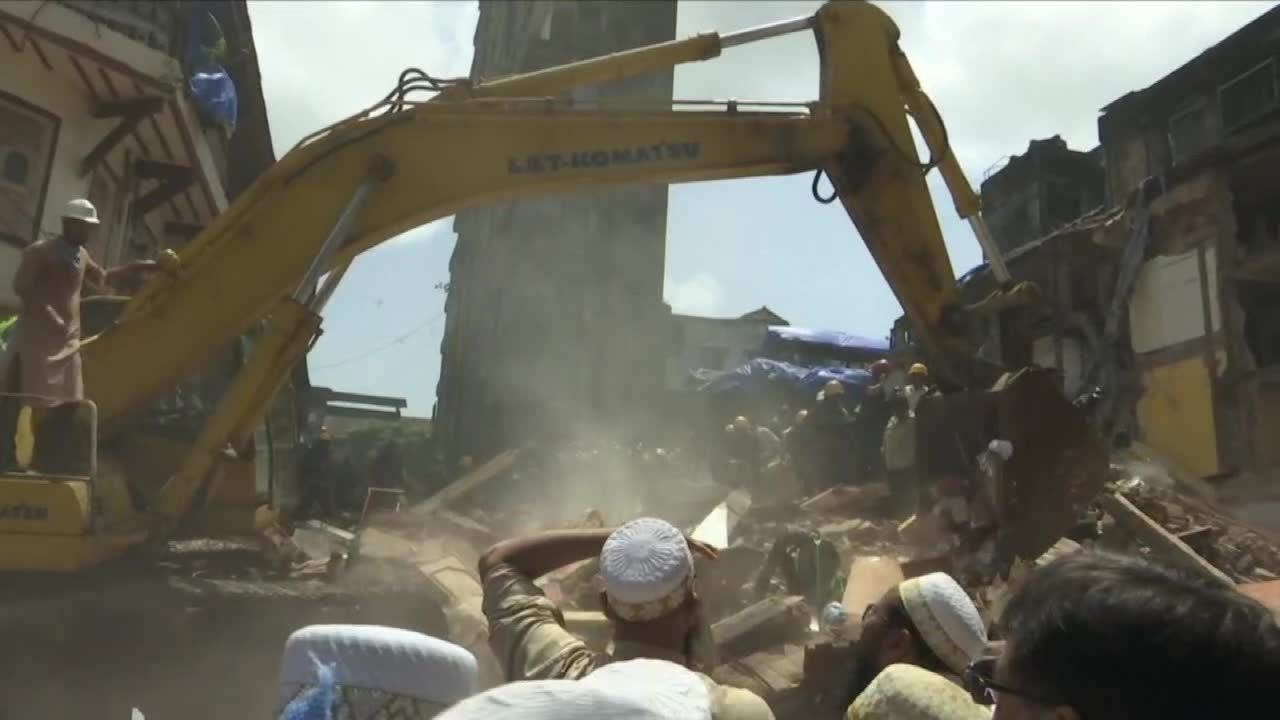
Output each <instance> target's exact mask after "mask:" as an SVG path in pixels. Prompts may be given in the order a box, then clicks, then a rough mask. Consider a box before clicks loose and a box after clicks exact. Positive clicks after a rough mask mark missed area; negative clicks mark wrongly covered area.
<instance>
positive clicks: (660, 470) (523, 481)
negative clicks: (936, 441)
mask: <svg viewBox="0 0 1280 720" xmlns="http://www.w3.org/2000/svg"><path fill="white" fill-rule="evenodd" d="M519 455H520V454H519V453H504V454H502V455H499V456H497V457H496V458H494V459H493V460H491V461H490V462H489V463H487V464H486V465H484V466H481V467H479V468H477V469H475V470H474V471H472V472H471V473H469V474H468V475H466V476H463V477H462V478H459V479H458V480H456V481H455V482H454V483H452V484H451V485H450V486H449V487H448V488H446V489H445V490H443V491H441V492H440V493H438V494H437V495H436V496H434V497H433V498H431V499H430V500H429V501H427V502H426V503H423V504H422V505H420V506H418V507H414V508H409V509H404V510H401V511H399V512H397V513H383V514H379V515H375V516H373V517H367V518H365V519H364V521H363V523H362V525H361V527H359V528H357V529H356V533H355V534H354V535H352V534H350V533H346V534H344V532H343V531H339V530H336V529H325V528H323V527H321V526H318V524H314V523H313V524H312V525H311V526H309V527H307V528H304V529H302V532H295V535H294V538H293V541H292V542H290V543H288V544H287V553H289V554H290V556H291V557H292V559H293V561H294V562H295V563H296V564H297V566H299V567H308V568H311V569H313V572H316V573H317V574H318V573H319V572H323V573H324V576H325V577H327V578H329V579H331V580H333V581H339V580H336V579H335V576H338V577H346V578H347V581H348V582H350V581H351V580H350V578H359V580H358V581H359V582H364V583H369V582H379V580H378V579H377V578H378V577H379V573H381V574H382V575H384V576H386V575H394V576H396V577H397V578H398V581H399V582H403V581H404V578H405V577H406V576H411V577H413V578H416V580H415V582H417V583H419V584H421V585H423V586H425V587H427V588H429V592H428V595H429V596H430V597H431V598H433V599H434V601H435V602H437V603H438V604H439V606H440V609H441V611H442V614H443V618H444V625H445V627H444V628H443V629H442V630H441V631H440V632H442V633H443V634H445V635H447V636H448V637H449V638H450V639H451V640H453V641H454V642H457V643H459V644H461V645H463V646H465V647H467V648H468V649H470V650H471V651H472V652H473V653H475V654H476V655H477V657H478V658H479V659H480V661H481V665H482V667H483V668H484V671H483V674H484V682H485V683H486V684H496V683H498V682H501V680H502V678H501V671H500V669H499V665H498V663H497V660H496V658H494V657H493V655H492V652H491V650H490V649H489V647H488V644H487V641H486V632H487V630H486V627H487V626H486V623H485V619H484V616H483V613H482V612H481V609H480V600H481V597H482V591H481V586H480V579H479V577H478V576H477V574H476V561H477V559H478V557H479V554H480V553H481V552H483V550H484V548H485V547H487V546H488V545H489V544H491V543H493V542H496V541H499V540H502V539H504V538H507V537H512V536H515V535H519V534H523V533H528V532H534V531H538V530H546V529H553V528H565V527H583V528H586V527H606V526H611V525H615V524H618V523H621V522H623V521H625V520H627V519H630V518H633V517H636V516H639V515H653V516H657V517H663V518H665V519H667V520H669V521H671V522H673V523H675V524H677V525H679V526H681V527H684V528H686V530H687V532H689V534H690V537H693V538H695V539H698V540H700V541H702V542H705V543H707V544H710V545H712V546H714V547H716V548H717V549H719V551H720V557H719V558H718V559H717V560H715V561H703V560H702V559H701V558H699V560H698V568H697V573H698V587H699V593H700V596H701V598H702V600H703V603H704V607H705V609H706V612H707V621H708V622H709V624H710V630H711V637H712V638H713V640H714V645H715V657H716V660H717V664H716V667H715V668H714V669H712V675H713V676H714V677H715V678H716V679H717V680H719V681H720V682H723V683H726V684H731V685H735V686H740V687H745V688H747V689H750V690H753V691H755V692H756V693H758V694H759V695H761V696H762V697H764V698H765V699H766V701H768V702H769V703H770V705H771V706H772V707H773V708H774V712H775V714H776V715H777V716H778V717H779V718H788V717H796V718H798V717H801V716H804V717H806V718H815V717H818V718H821V717H828V716H830V717H839V710H841V709H842V708H843V705H841V703H842V702H843V701H845V700H847V698H846V697H844V695H843V693H844V692H845V688H846V683H847V682H848V678H849V677H851V672H850V669H851V663H852V652H851V645H850V642H851V640H853V639H855V638H856V636H857V633H858V626H859V623H860V616H861V613H862V609H863V608H864V607H866V605H867V604H869V603H871V602H874V601H875V600H876V599H877V598H878V597H879V596H880V595H881V594H882V593H883V592H884V591H885V590H886V589H888V588H889V587H892V586H894V585H895V584H896V583H897V582H900V581H901V580H903V579H905V578H909V577H914V576H919V575H922V574H925V573H928V572H931V571H934V570H944V571H948V572H951V573H952V574H953V575H954V576H955V577H956V578H957V579H958V580H960V581H961V582H962V583H963V584H965V586H966V588H967V589H968V590H969V591H970V593H971V595H972V596H973V597H974V599H975V602H976V603H977V605H978V606H979V609H980V611H981V612H982V613H983V615H984V616H985V617H986V619H987V620H988V621H989V622H991V623H993V624H994V621H995V620H996V619H998V617H999V615H1000V610H1001V609H1002V607H1003V605H1004V603H1005V602H1007V600H1008V598H1009V596H1010V594H1011V593H1012V592H1013V591H1014V590H1016V588H1017V587H1018V584H1019V583H1020V582H1022V580H1023V579H1025V577H1026V576H1027V574H1028V573H1029V571H1030V570H1031V568H1032V567H1033V566H1034V565H1036V564H1042V563H1045V562H1048V561H1049V560H1051V559H1052V558H1054V557H1057V556H1059V555H1062V554H1064V553H1070V552H1076V551H1078V550H1080V549H1081V548H1086V547H1091V546H1097V547H1102V548H1108V549H1116V550H1129V551H1135V550H1136V551H1137V552H1141V553H1144V554H1148V555H1150V556H1152V557H1153V558H1155V559H1159V560H1161V561H1164V562H1169V563H1175V564H1180V565H1182V566H1184V567H1187V568H1189V569H1191V570H1193V571H1195V572H1199V573H1201V574H1203V575H1205V576H1206V577H1213V578H1215V579H1217V580H1219V581H1221V582H1223V583H1226V584H1230V585H1233V586H1239V587H1240V588H1241V590H1242V591H1246V588H1249V587H1255V586H1256V584H1258V583H1268V582H1269V581H1274V580H1276V579H1277V577H1278V576H1280V545H1278V544H1277V543H1275V542H1274V541H1273V540H1272V539H1270V538H1268V537H1266V536H1265V535H1264V534H1262V533H1259V532H1256V531H1254V530H1252V529H1250V528H1247V527H1244V526H1242V525H1240V524H1239V523H1237V522H1235V521H1233V520H1232V519H1231V518H1229V517H1228V516H1226V515H1225V514H1223V513H1221V512H1218V511H1217V510H1215V509H1214V508H1213V507H1211V506H1210V505H1209V504H1207V503H1205V502H1203V501H1201V500H1200V499H1198V498H1197V497H1195V496H1194V495H1193V494H1190V493H1187V492H1185V491H1182V490H1181V489H1180V488H1179V487H1178V486H1177V484H1176V483H1172V482H1157V481H1152V480H1150V479H1148V478H1142V477H1134V476H1132V474H1128V473H1126V469H1125V468H1124V467H1122V466H1117V467H1113V476H1114V477H1113V479H1112V481H1111V482H1109V483H1108V484H1107V485H1106V486H1105V487H1104V489H1103V491H1102V492H1101V493H1100V494H1099V495H1098V497H1097V498H1096V499H1095V501H1094V502H1093V503H1092V504H1090V505H1088V507H1087V509H1086V510H1085V511H1084V512H1083V514H1082V515H1081V516H1080V517H1079V518H1077V522H1076V524H1075V525H1074V526H1073V527H1071V528H1070V529H1069V530H1068V531H1067V532H1066V533H1065V536H1064V537H1062V538H1060V539H1059V540H1058V541H1057V542H1056V543H1055V544H1054V545H1053V546H1052V547H1050V548H1047V549H1046V550H1045V551H1044V552H1043V554H1042V555H1041V556H1040V557H1038V558H1037V559H1036V560H1034V561H1033V562H1025V561H1022V560H1016V559H1014V560H1012V561H1011V562H1010V563H1006V565H1005V566H1004V567H1003V568H1001V569H999V570H997V571H995V572H989V573H986V574H983V573H970V572H966V571H965V570H964V569H963V568H964V567H967V566H966V565H965V564H964V562H963V561H964V558H962V557H960V556H959V555H960V553H958V552H957V551H955V550H948V551H942V552H940V551H939V548H945V547H951V548H955V547H957V546H956V545H955V544H950V545H948V544H947V543H946V542H942V543H940V542H939V540H940V539H943V540H945V538H939V537H938V534H939V533H940V532H944V531H942V530H940V529H939V528H937V527H932V529H930V526H929V525H928V523H927V522H924V520H922V519H921V518H915V517H913V518H901V517H895V516H893V515H892V514H891V511H892V505H891V502H890V497H889V495H890V493H889V489H888V488H887V487H886V486H885V485H884V484H883V483H873V484H868V485H863V486H855V487H843V486H842V487H836V488H833V489H830V490H827V491H825V492H823V493H820V494H818V495H815V496H813V497H797V496H796V495H799V492H798V488H796V487H795V486H794V485H791V486H789V490H788V492H777V491H776V490H777V488H773V489H771V491H770V492H769V496H768V497H767V498H765V497H763V496H761V497H758V498H753V497H752V495H751V494H750V493H748V492H746V491H745V490H741V489H739V490H733V491H732V492H730V490H729V489H728V488H725V487H723V486H719V485H716V484H714V483H712V482H710V481H709V480H707V479H706V478H705V477H703V476H701V475H700V474H699V473H698V472H696V471H695V470H694V469H693V467H694V466H693V463H690V462H685V461H684V460H683V459H682V458H680V457H679V456H677V455H672V454H667V453H663V452H661V451H647V450H644V449H640V448H620V447H612V448H595V449H585V448H578V449H574V450H571V451H566V452H563V453H560V454H549V453H544V454H539V455H531V456H528V457H525V458H520V457H519ZM628 488H629V489H628ZM788 494H790V495H791V497H788V496H787V495H788ZM926 518H927V516H926ZM277 545H280V546H282V547H281V549H282V550H284V546H285V543H282V542H277ZM300 554H301V555H309V556H312V559H311V560H310V561H307V560H305V559H300V558H299V557H298V555H300ZM317 555H318V556H322V557H323V560H324V562H320V560H321V557H315V556H317ZM335 563H340V564H343V566H344V567H345V570H344V571H343V572H341V573H337V572H335V566H336V565H335ZM361 566H364V569H361ZM597 569H598V568H597V564H596V561H594V560H586V561H583V562H580V563H577V564H576V565H572V566H569V567H565V568H561V569H559V570H557V571H555V572H552V573H550V574H549V575H547V576H546V577H544V578H541V579H540V580H539V584H540V585H541V586H542V587H543V589H544V591H545V592H546V593H547V595H548V597H549V598H551V599H552V600H553V601H555V602H556V603H557V604H558V605H559V606H560V607H561V608H562V610H563V613H564V619H565V624H566V626H567V627H568V628H569V629H570V630H571V631H573V632H575V633H576V634H578V635H579V636H581V637H582V638H583V639H584V640H585V641H587V642H588V644H589V645H591V646H593V647H596V648H598V649H599V650H602V651H603V650H606V649H607V648H608V644H609V642H610V627H609V623H608V621H607V620H606V618H605V616H604V615H603V613H602V612H601V608H600V605H599V597H600V590H601V586H600V584H599V579H598V574H597ZM1275 587H1276V586H1269V587H1268V589H1267V592H1275ZM833 603H839V604H840V605H839V606H838V607H837V606H833ZM833 607H836V609H835V610H833V609H832V608H833ZM993 634H994V635H995V636H998V628H997V629H996V631H995V632H994V633H993Z"/></svg>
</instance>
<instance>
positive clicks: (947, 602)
mask: <svg viewBox="0 0 1280 720" xmlns="http://www.w3.org/2000/svg"><path fill="white" fill-rule="evenodd" d="M898 594H899V595H901V596H902V604H903V606H904V607H905V608H906V610H907V615H908V616H909V617H910V618H911V622H912V624H914V625H915V626H916V629H917V630H919V631H920V636H921V637H922V638H924V641H925V643H926V644H927V645H928V646H929V648H930V649H931V650H933V652H934V654H935V655H937V656H938V659H939V660H941V661H942V662H944V663H946V665H947V667H948V668H949V669H950V670H951V671H952V672H954V673H956V674H957V675H959V674H961V673H963V672H964V670H965V668H966V667H968V666H969V663H971V662H973V661H974V660H977V659H978V658H979V657H981V656H982V652H983V649H984V648H985V647H986V645H987V628H986V625H984V624H983V622H982V617H981V616H980V615H979V614H978V608H977V607H975V606H974V604H973V601H972V600H970V599H969V595H968V594H967V593H966V592H965V591H964V588H962V587H960V583H958V582H956V581H955V579H954V578H952V577H951V576H950V575H948V574H946V573H943V572H935V573H929V574H928V575H923V576H921V577H917V578H911V579H910V580H905V581H903V582H902V583H899V585H898Z"/></svg>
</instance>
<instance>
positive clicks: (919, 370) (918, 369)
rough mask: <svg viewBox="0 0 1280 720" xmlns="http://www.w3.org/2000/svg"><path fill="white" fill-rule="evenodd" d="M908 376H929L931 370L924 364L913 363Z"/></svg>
mask: <svg viewBox="0 0 1280 720" xmlns="http://www.w3.org/2000/svg"><path fill="white" fill-rule="evenodd" d="M907 374H908V375H928V374H929V368H927V367H925V366H924V363H913V364H912V365H911V369H910V370H908V371H907Z"/></svg>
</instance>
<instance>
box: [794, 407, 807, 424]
mask: <svg viewBox="0 0 1280 720" xmlns="http://www.w3.org/2000/svg"><path fill="white" fill-rule="evenodd" d="M807 417H809V411H808V410H801V411H800V412H798V413H796V424H797V425H799V424H800V423H802V422H804V419H805V418H807Z"/></svg>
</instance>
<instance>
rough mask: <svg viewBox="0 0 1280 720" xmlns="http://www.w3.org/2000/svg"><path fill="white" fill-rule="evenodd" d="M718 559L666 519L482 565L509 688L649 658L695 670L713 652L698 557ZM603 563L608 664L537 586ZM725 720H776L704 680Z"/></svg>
mask: <svg viewBox="0 0 1280 720" xmlns="http://www.w3.org/2000/svg"><path fill="white" fill-rule="evenodd" d="M695 552H696V553H698V554H700V555H704V556H706V557H710V558H714V557H715V550H713V549H711V548H710V547H708V546H705V545H703V544H701V543H699V542H697V541H694V540H690V539H688V538H686V537H685V536H684V534H683V533H681V532H680V531H679V530H678V529H677V528H676V527H674V526H673V525H671V524H670V523H668V522H665V521H663V520H658V519H656V518H640V519H638V520H633V521H631V522H629V523H627V524H625V525H623V526H621V527H619V528H617V529H614V530H610V529H602V530H561V531H552V532H546V533H541V534H538V535H533V536H530V537H525V538H516V539H513V540H508V541H505V542H502V543H499V544H497V545H495V546H493V547H492V548H490V549H489V550H488V551H487V552H486V553H485V554H484V556H483V557H481V558H480V577H481V579H482V582H483V583H484V613H485V616H486V617H487V618H488V620H489V643H490V645H491V646H492V647H493V650H494V653H495V654H496V655H497V657H498V661H499V662H500V663H501V664H502V666H503V670H504V672H505V674H506V677H507V680H549V679H565V680H580V679H582V678H585V677H588V676H590V675H591V674H592V672H593V671H595V670H596V669H597V668H600V667H602V666H605V665H607V664H608V663H611V662H615V661H619V662H620V661H626V660H633V659H636V658H649V659H656V660H665V661H668V662H671V663H674V664H677V665H680V666H683V667H686V668H691V669H694V670H702V669H707V668H705V667H704V665H705V664H706V663H705V660H706V655H705V652H706V651H707V646H709V645H710V642H709V640H708V639H707V634H708V633H707V632H706V624H705V623H704V621H703V616H702V604H701V601H700V600H699V599H698V595H697V591H696V585H695V582H694V565H693V553H695ZM590 558H599V562H600V577H601V579H602V580H603V582H604V592H603V593H602V594H601V605H602V606H603V607H604V612H605V615H606V616H608V618H609V619H610V620H611V621H612V622H613V633H614V634H613V641H614V642H613V652H612V654H611V655H609V656H604V655H600V654H597V653H595V652H593V651H591V650H590V649H589V648H588V647H587V646H586V644H585V643H584V642H583V641H582V640H580V639H578V638H577V637H575V636H574V635H573V634H572V633H570V632H569V631H568V630H566V629H565V627H564V620H563V616H562V615H561V613H560V611H559V609H558V608H557V607H556V606H555V604H554V603H552V602H551V601H550V600H549V599H547V597H546V595H544V594H543V592H542V590H541V589H540V588H538V586H537V585H535V584H534V581H535V580H537V579H538V578H539V577H541V576H543V575H545V574H547V573H549V572H551V571H553V570H556V569H558V568H561V567H564V566H566V565H571V564H573V563H576V562H579V561H582V560H587V559H590ZM698 677H699V678H700V679H701V680H702V681H703V683H704V684H705V686H706V687H707V691H708V692H709V693H710V697H711V715H712V717H713V718H715V719H716V720H730V719H732V720H772V719H773V713H772V712H771V711H770V710H769V706H768V705H766V704H765V702H764V701H763V700H761V699H760V697H759V696H757V695H755V694H754V693H751V692H749V691H746V690H740V689H737V688H730V687H722V686H720V685H718V684H716V683H715V682H714V681H713V680H711V679H710V678H709V677H706V676H705V675H703V674H701V673H699V674H698Z"/></svg>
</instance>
